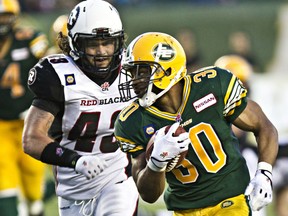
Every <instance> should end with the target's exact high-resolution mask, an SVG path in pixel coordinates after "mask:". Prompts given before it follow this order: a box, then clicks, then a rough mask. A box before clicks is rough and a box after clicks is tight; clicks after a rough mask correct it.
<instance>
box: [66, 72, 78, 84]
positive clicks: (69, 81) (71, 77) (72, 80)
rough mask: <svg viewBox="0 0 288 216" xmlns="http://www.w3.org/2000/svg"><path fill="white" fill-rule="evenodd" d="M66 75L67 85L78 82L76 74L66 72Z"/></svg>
mask: <svg viewBox="0 0 288 216" xmlns="http://www.w3.org/2000/svg"><path fill="white" fill-rule="evenodd" d="M64 76H65V83H66V86H68V85H75V84H76V81H75V77H74V74H65V75H64Z"/></svg>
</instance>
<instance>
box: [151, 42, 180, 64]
mask: <svg viewBox="0 0 288 216" xmlns="http://www.w3.org/2000/svg"><path fill="white" fill-rule="evenodd" d="M152 54H153V56H154V58H156V59H159V60H161V61H169V60H171V59H172V58H174V56H175V50H174V49H173V48H172V47H171V46H170V45H169V44H162V43H159V44H157V45H156V47H155V48H154V49H153V51H152Z"/></svg>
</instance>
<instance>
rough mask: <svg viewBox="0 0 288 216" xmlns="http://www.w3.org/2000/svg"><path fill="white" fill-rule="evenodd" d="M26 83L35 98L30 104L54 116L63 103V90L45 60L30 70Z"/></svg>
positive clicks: (53, 71)
mask: <svg viewBox="0 0 288 216" xmlns="http://www.w3.org/2000/svg"><path fill="white" fill-rule="evenodd" d="M27 83H28V88H29V89H30V91H31V92H32V93H33V94H34V96H35V97H34V100H33V102H32V104H33V105H34V106H36V107H38V108H40V109H43V110H45V111H49V112H51V113H52V114H53V115H55V114H56V113H57V112H58V111H59V109H60V107H61V104H63V103H64V89H63V86H62V84H61V82H60V79H59V77H58V75H57V74H56V72H55V70H54V68H53V67H52V66H51V64H50V63H49V61H48V60H47V59H46V58H44V59H41V60H40V61H39V62H38V63H37V64H36V65H35V66H34V67H33V68H31V70H30V71H29V77H28V82H27Z"/></svg>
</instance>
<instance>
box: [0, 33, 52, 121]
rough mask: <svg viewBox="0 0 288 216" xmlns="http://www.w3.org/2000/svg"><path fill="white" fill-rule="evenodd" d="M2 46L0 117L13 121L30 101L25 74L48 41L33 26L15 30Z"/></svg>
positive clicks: (36, 60) (31, 96)
mask: <svg viewBox="0 0 288 216" xmlns="http://www.w3.org/2000/svg"><path fill="white" fill-rule="evenodd" d="M2 48H3V50H5V51H3V50H2V57H0V119H2V120H15V119H19V114H20V113H21V112H23V111H25V110H26V109H28V108H29V106H30V105H31V103H32V99H33V94H32V93H31V92H30V91H29V90H28V87H27V80H28V73H29V70H30V68H32V67H33V66H34V65H35V64H36V63H37V62H38V60H39V58H40V57H42V56H43V55H44V54H45V52H46V50H47V48H48V40H47V37H46V36H45V35H44V34H42V33H40V32H35V31H34V30H32V29H16V30H15V31H14V32H13V34H11V36H10V38H9V39H8V41H6V42H5V44H4V45H3V46H2ZM3 54H4V55H3Z"/></svg>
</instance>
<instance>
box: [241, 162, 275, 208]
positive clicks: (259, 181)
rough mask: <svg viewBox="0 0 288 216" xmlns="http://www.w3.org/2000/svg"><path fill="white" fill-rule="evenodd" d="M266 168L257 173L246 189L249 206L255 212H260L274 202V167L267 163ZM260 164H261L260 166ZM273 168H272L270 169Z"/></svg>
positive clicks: (259, 169)
mask: <svg viewBox="0 0 288 216" xmlns="http://www.w3.org/2000/svg"><path fill="white" fill-rule="evenodd" d="M260 163H264V165H265V164H266V165H265V166H268V168H267V169H266V168H265V166H264V167H262V168H259V165H258V170H257V171H256V174H255V177H254V178H253V179H252V180H251V181H250V183H249V185H248V187H247V188H246V191H245V195H246V196H248V200H249V205H250V207H251V208H252V210H253V211H259V210H260V209H261V208H263V207H264V206H266V205H268V204H269V203H271V202H272V198H273V196H272V194H273V192H272V166H271V165H270V164H268V163H265V162H260ZM260 163H259V164H260ZM270 167H271V168H270Z"/></svg>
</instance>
